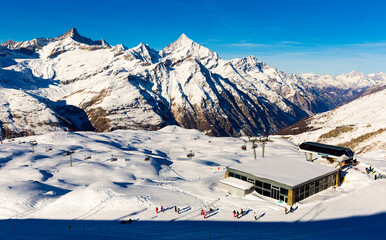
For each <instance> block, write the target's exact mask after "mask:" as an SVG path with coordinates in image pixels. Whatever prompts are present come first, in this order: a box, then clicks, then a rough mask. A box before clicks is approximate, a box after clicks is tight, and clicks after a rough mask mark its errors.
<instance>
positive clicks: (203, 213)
mask: <svg viewBox="0 0 386 240" xmlns="http://www.w3.org/2000/svg"><path fill="white" fill-rule="evenodd" d="M209 213H213V209H212V208H209ZM201 215H204V218H206V217H207V216H206V212H205V211H204V209H202V208H201Z"/></svg>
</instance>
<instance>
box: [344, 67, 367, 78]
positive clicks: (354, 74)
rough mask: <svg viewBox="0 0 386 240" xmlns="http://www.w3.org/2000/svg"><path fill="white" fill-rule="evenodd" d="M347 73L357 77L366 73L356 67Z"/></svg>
mask: <svg viewBox="0 0 386 240" xmlns="http://www.w3.org/2000/svg"><path fill="white" fill-rule="evenodd" d="M347 75H348V76H353V77H355V76H361V75H364V74H363V73H361V72H358V71H357V70H355V69H354V70H353V71H351V72H349V73H348V74H347Z"/></svg>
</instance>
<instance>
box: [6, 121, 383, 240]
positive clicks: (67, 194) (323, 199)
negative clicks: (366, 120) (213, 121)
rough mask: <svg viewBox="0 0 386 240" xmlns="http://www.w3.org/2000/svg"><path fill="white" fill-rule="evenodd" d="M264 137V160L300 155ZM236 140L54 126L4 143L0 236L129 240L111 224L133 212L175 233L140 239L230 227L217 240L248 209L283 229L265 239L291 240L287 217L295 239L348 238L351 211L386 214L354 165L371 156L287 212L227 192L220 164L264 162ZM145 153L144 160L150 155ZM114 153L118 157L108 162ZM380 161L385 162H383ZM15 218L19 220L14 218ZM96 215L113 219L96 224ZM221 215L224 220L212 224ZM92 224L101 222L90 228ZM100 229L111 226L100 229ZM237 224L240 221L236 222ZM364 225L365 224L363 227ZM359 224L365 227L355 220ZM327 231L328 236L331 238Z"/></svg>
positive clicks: (378, 191) (175, 131)
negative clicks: (70, 130)
mask: <svg viewBox="0 0 386 240" xmlns="http://www.w3.org/2000/svg"><path fill="white" fill-rule="evenodd" d="M271 139H272V140H273V141H272V142H269V143H268V144H267V145H266V158H265V160H269V159H273V160H278V159H282V156H283V155H285V156H286V159H287V160H288V161H305V159H304V155H303V154H302V153H299V152H298V151H297V148H296V146H295V145H293V144H292V143H290V142H289V141H287V140H284V139H281V138H278V137H273V138H271ZM31 140H36V141H37V142H38V145H36V146H35V153H32V148H31V145H30V144H29V142H30V141H31ZM243 144H245V142H244V140H243V139H240V138H215V137H209V136H206V135H204V134H203V133H200V132H199V131H197V130H187V129H182V128H179V127H176V126H168V127H165V128H163V129H161V130H159V131H141V130H117V131H114V132H110V133H92V132H76V133H64V132H55V133H49V134H45V135H41V136H30V137H24V138H16V139H15V140H14V141H12V140H9V141H8V140H7V141H5V142H3V144H1V145H0V159H1V162H0V193H1V194H0V200H1V202H2V204H1V205H0V217H1V218H2V219H4V220H3V221H2V222H0V228H2V229H3V231H2V235H3V236H8V235H9V237H10V239H13V238H14V237H15V238H17V237H20V236H24V237H25V238H28V237H32V236H34V237H39V239H53V238H52V236H56V238H54V239H60V238H61V237H60V236H62V238H61V239H63V237H65V236H66V234H68V229H67V226H68V225H72V226H73V227H74V229H72V231H74V232H73V233H72V234H75V236H78V235H82V234H83V235H82V236H84V237H86V236H94V237H93V238H95V239H103V236H104V237H105V238H107V236H109V234H112V233H115V235H114V237H115V238H118V239H120V238H127V236H128V235H127V234H129V235H130V234H133V233H134V234H135V230H133V229H132V227H130V225H129V226H124V228H122V226H121V225H120V224H119V221H121V220H128V219H129V218H131V219H133V220H136V221H135V223H133V224H135V225H132V226H133V227H136V228H138V227H141V228H142V229H144V228H148V227H145V226H147V224H149V225H150V226H151V225H152V224H156V223H159V224H161V226H159V227H161V228H162V229H168V228H171V229H174V230H173V231H176V233H171V232H169V231H165V232H164V233H163V236H157V235H156V234H157V231H143V230H140V234H141V235H140V236H142V238H144V239H145V238H146V237H145V236H147V237H148V238H160V239H174V238H173V237H175V238H176V239H181V237H185V238H186V239H197V236H201V235H200V234H202V233H205V234H207V233H209V232H212V233H214V234H217V236H218V231H221V232H228V230H230V231H229V233H227V234H224V235H225V236H224V235H222V236H221V239H234V237H235V234H236V235H237V234H240V233H239V232H238V231H236V232H235V230H234V227H235V226H233V225H232V229H228V227H224V226H225V225H226V224H227V222H229V223H232V224H236V222H238V223H237V224H242V223H247V222H253V221H255V220H254V216H253V212H256V214H257V215H258V216H259V220H258V222H259V224H267V225H264V226H267V227H264V229H271V228H272V227H273V226H271V227H270V225H269V224H273V225H274V226H275V225H279V226H280V227H277V229H282V230H283V229H285V231H282V230H280V231H274V229H271V230H269V231H268V230H264V236H265V237H264V239H279V238H282V237H283V236H285V237H289V238H290V237H293V236H292V234H293V233H294V231H292V230H290V229H294V226H293V225H290V226H288V224H291V223H294V222H297V224H299V229H298V230H296V231H299V233H300V232H301V233H302V236H304V237H306V238H313V239H325V238H326V237H327V236H328V235H329V234H331V232H329V231H333V232H334V234H333V236H334V237H337V236H339V233H344V234H345V235H346V236H347V234H348V236H351V234H354V232H353V231H354V230H353V229H351V228H350V229H345V228H343V227H342V226H343V225H344V224H346V225H347V224H349V225H353V226H356V225H357V224H359V223H358V222H357V221H355V220H354V221H353V222H351V221H352V219H355V218H353V217H364V218H366V219H367V218H369V219H370V220H367V221H368V222H369V221H374V220H371V219H372V216H377V214H381V213H383V212H385V211H386V205H385V202H384V201H379V199H382V198H384V197H386V192H385V191H384V189H385V184H386V181H385V180H377V181H374V180H373V179H372V178H371V177H370V176H368V175H367V174H364V173H363V172H362V170H363V169H364V166H365V165H363V166H362V164H365V163H366V162H367V161H369V162H370V161H371V160H372V159H365V158H363V159H362V163H361V165H360V166H359V169H358V170H354V169H353V168H351V169H346V170H345V172H346V171H347V172H346V178H345V180H346V181H345V182H344V183H343V185H342V186H341V187H338V188H335V189H327V190H325V191H322V192H320V193H318V194H316V195H314V196H312V197H310V198H307V199H305V200H303V201H301V202H299V203H297V205H296V211H295V212H294V213H292V214H288V215H285V214H284V210H283V207H284V206H285V205H283V204H281V203H279V202H277V201H276V200H272V199H267V198H264V197H262V196H260V195H257V194H252V195H247V197H244V198H238V197H232V196H230V195H228V194H227V193H226V192H224V191H222V190H220V189H218V188H217V187H216V185H217V182H218V181H219V180H221V179H223V177H224V174H225V167H227V166H236V167H237V165H239V164H246V163H249V162H251V161H262V159H261V158H260V157H258V158H257V160H254V159H253V152H252V151H251V150H250V144H249V143H248V150H247V151H242V150H241V148H240V147H241V145H243ZM50 149H51V150H50ZM68 150H74V151H75V152H74V154H73V155H72V164H73V166H72V167H70V157H69V156H63V155H64V153H66V151H68ZM190 151H192V152H193V153H194V154H195V156H194V157H193V158H191V159H189V158H188V157H187V153H189V152H190ZM258 153H260V147H259V149H258ZM258 155H259V154H258ZM146 157H149V160H148V161H147V160H145V159H146ZM115 158H116V161H112V160H113V159H115ZM375 159H377V160H378V161H379V162H382V163H383V164H384V163H385V162H386V160H385V159H384V158H379V157H377V158H375ZM375 159H373V160H375ZM310 164H312V163H310ZM383 166H384V167H386V164H384V165H383ZM384 169H386V168H384ZM288 177H291V176H288ZM283 178H285V176H284V175H283ZM161 206H163V207H164V208H165V209H167V210H166V211H165V212H164V213H159V214H156V213H155V208H156V207H158V208H160V207H161ZM174 206H177V207H179V208H180V209H181V210H182V211H181V213H180V214H177V213H175V212H174ZM210 208H212V209H214V211H215V212H214V213H213V214H208V218H207V219H204V218H203V217H202V216H201V215H200V211H201V209H204V210H205V211H208V210H209V209H210ZM241 208H243V209H244V210H245V211H246V214H245V216H243V217H241V218H240V219H235V218H234V217H233V214H232V211H233V210H235V209H236V210H240V209H241ZM6 219H8V220H6ZM24 219H51V220H52V222H50V223H47V222H40V223H39V221H38V222H37V223H36V226H34V224H32V225H30V226H29V225H28V222H29V221H30V220H24ZM350 219H351V220H350ZM21 220H24V221H23V222H19V221H21ZM58 220H68V221H66V222H60V221H58ZM94 220H108V221H112V223H103V224H102V223H98V222H97V221H95V222H94ZM335 220H337V221H339V224H338V225H336V224H334V223H333V221H335ZM91 221H93V223H91ZM196 221H198V222H196ZM203 221H205V222H203ZM219 221H220V222H222V223H221V224H216V222H219ZM330 221H331V222H330ZM141 222H142V223H141ZM152 222H154V223H152ZM140 223H141V224H140ZM210 223H213V224H214V225H211V224H210ZM47 224H51V225H50V226H51V227H47V226H48V225H47ZM82 224H83V230H82ZM94 224H95V226H98V228H99V226H100V227H101V229H99V230H96V228H94V227H93V226H94ZM105 224H107V225H105ZM174 224H175V225H174ZM179 224H182V225H181V226H180V225H179ZM195 224H199V226H200V228H201V229H202V230H201V231H199V232H198V235H196V234H193V233H192V232H191V231H193V230H192V228H193V225H195ZM224 224H225V225H224ZM255 224H256V223H255ZM307 224H309V225H307ZM13 225H16V230H13V227H12V226H13ZM303 225H305V226H304V227H301V226H303ZM44 226H46V227H45V229H44ZM63 226H65V228H64V229H63ZM103 226H104V227H103ZM106 226H109V227H108V229H106V228H105V227H106ZM157 226H158V225H157ZM176 226H180V227H176ZM209 226H211V227H209ZM242 226H243V225H238V227H239V228H240V227H242ZM248 226H249V225H248ZM307 226H314V227H315V229H318V231H310V230H309V227H307ZM326 226H328V228H329V231H328V230H326V229H325V228H326ZM364 226H366V228H368V227H370V225H369V224H366V225H364ZM373 227H374V228H375V229H374V230H373V231H372V232H374V234H377V233H378V231H379V230H381V229H383V228H382V225H380V226H378V225H374V226H373V225H371V228H373ZM61 228H62V229H61ZM297 228H298V227H297ZM378 228H379V229H378ZM11 229H12V230H11ZM54 229H55V231H54ZM178 229H180V230H178ZM181 229H183V231H181ZM359 229H361V230H362V231H363V229H362V227H361V228H359ZM272 231H273V232H272ZM286 231H290V232H291V236H287V234H288V232H287V233H286ZM362 231H361V232H362ZM249 232H250V233H249ZM247 233H248V234H252V233H253V234H252V236H253V235H255V236H256V234H260V233H261V228H256V227H252V228H250V231H247V232H246V233H245V234H247ZM137 234H138V230H137ZM146 234H147V235H146ZM176 234H177V236H172V235H176ZM295 234H296V233H295ZM280 235H281V237H280ZM355 235H356V232H355V234H354V235H353V237H354V239H357V238H355ZM204 236H205V238H207V237H209V236H208V235H204ZM252 236H249V237H252ZM360 236H362V235H360ZM334 237H333V238H332V239H336V238H334Z"/></svg>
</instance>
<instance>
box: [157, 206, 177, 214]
mask: <svg viewBox="0 0 386 240" xmlns="http://www.w3.org/2000/svg"><path fill="white" fill-rule="evenodd" d="M155 212H156V213H159V212H165V209H164V206H161V210H159V209H158V207H156V208H155ZM174 212H176V213H178V214H180V208H178V207H177V206H174Z"/></svg>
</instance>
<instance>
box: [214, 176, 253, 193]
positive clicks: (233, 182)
mask: <svg viewBox="0 0 386 240" xmlns="http://www.w3.org/2000/svg"><path fill="white" fill-rule="evenodd" d="M220 182H221V183H224V184H226V185H229V186H232V187H235V188H238V189H242V190H248V189H251V188H252V187H253V184H252V183H249V182H246V181H243V180H240V179H237V178H233V177H227V178H224V179H222V180H221V181H220Z"/></svg>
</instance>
